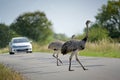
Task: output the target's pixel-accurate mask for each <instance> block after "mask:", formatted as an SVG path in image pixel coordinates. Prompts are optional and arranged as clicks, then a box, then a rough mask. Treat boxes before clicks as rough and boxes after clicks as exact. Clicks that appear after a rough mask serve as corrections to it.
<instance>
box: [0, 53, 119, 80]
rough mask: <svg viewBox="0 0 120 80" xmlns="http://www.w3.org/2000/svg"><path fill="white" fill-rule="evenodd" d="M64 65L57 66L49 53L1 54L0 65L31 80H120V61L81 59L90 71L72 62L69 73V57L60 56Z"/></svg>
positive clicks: (111, 59)
mask: <svg viewBox="0 0 120 80" xmlns="http://www.w3.org/2000/svg"><path fill="white" fill-rule="evenodd" d="M60 59H61V60H62V61H63V65H61V66H56V59H54V58H53V57H52V54H48V53H30V54H25V53H17V54H15V55H9V54H0V63H4V64H5V65H7V66H9V67H10V68H12V69H14V70H16V71H18V72H20V73H21V74H23V75H24V76H25V77H27V78H28V79H30V80H120V59H114V58H98V57H97V58H95V57H79V59H80V60H81V63H82V64H83V65H84V66H85V67H86V68H87V69H88V70H86V71H84V70H83V69H82V68H81V66H80V65H79V64H78V63H77V62H76V60H75V58H73V60H72V69H74V70H75V71H68V60H69V55H64V56H63V55H60Z"/></svg>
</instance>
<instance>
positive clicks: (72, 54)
mask: <svg viewBox="0 0 120 80" xmlns="http://www.w3.org/2000/svg"><path fill="white" fill-rule="evenodd" d="M74 54H75V53H74V52H72V53H71V55H70V58H69V71H74V70H71V60H72V57H73V56H74Z"/></svg>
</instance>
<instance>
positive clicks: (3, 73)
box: [0, 64, 26, 80]
mask: <svg viewBox="0 0 120 80" xmlns="http://www.w3.org/2000/svg"><path fill="white" fill-rule="evenodd" d="M0 80H26V79H25V78H24V77H23V76H22V75H21V74H20V73H17V72H15V71H13V70H11V69H9V68H8V67H6V66H4V65H2V64H0Z"/></svg>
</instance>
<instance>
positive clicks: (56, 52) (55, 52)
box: [53, 51, 63, 66]
mask: <svg viewBox="0 0 120 80" xmlns="http://www.w3.org/2000/svg"><path fill="white" fill-rule="evenodd" d="M55 54H56V56H55ZM58 54H59V51H54V53H53V57H54V58H56V59H57V66H59V65H58V61H59V62H60V63H62V61H61V60H60V59H59V58H58ZM62 64H63V63H62Z"/></svg>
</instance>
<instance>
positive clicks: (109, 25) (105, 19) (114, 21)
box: [96, 0, 120, 39]
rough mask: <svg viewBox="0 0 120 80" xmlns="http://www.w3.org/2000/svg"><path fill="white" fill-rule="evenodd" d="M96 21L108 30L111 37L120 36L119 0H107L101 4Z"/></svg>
mask: <svg viewBox="0 0 120 80" xmlns="http://www.w3.org/2000/svg"><path fill="white" fill-rule="evenodd" d="M96 21H97V23H100V24H101V25H102V27H104V28H106V29H107V30H108V31H109V36H110V37H111V38H117V39H118V38H120V0H109V1H108V3H107V5H103V6H102V8H101V9H100V10H99V13H98V14H97V16H96Z"/></svg>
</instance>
